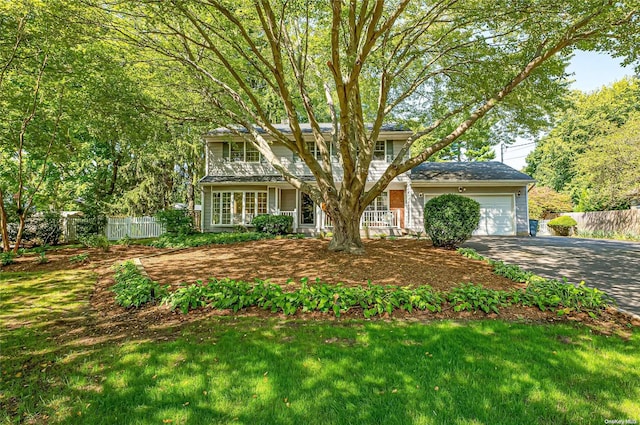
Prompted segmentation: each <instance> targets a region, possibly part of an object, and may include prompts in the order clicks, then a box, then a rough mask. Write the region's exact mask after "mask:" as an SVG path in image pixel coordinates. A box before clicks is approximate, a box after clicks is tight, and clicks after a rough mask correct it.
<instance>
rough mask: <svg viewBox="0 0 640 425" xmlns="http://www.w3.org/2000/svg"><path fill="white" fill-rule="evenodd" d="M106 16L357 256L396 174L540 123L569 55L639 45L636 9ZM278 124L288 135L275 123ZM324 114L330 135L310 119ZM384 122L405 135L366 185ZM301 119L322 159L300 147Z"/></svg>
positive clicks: (175, 9) (624, 50) (234, 6)
mask: <svg viewBox="0 0 640 425" xmlns="http://www.w3.org/2000/svg"><path fill="white" fill-rule="evenodd" d="M110 12H111V13H112V15H111V16H116V17H122V19H119V20H118V21H119V22H116V23H115V27H116V28H117V30H118V31H119V32H120V33H121V34H122V35H123V36H124V37H125V38H126V39H129V40H131V41H133V42H135V43H137V44H139V45H143V46H146V47H147V48H149V49H152V50H153V51H155V52H156V53H158V54H160V55H163V56H165V57H167V58H169V59H171V60H173V61H175V62H176V63H179V64H182V65H184V66H185V67H186V68H187V69H190V70H191V71H192V72H193V73H194V75H198V76H199V78H194V81H198V82H200V83H201V87H202V90H203V93H204V95H205V96H206V97H207V101H208V103H209V105H210V107H211V111H212V113H213V111H215V114H216V116H217V118H219V119H221V121H220V124H222V125H224V126H226V127H227V128H228V129H229V130H230V131H231V132H232V133H235V134H236V135H238V136H239V137H243V138H245V139H247V141H249V142H250V143H253V144H254V145H255V147H256V148H257V149H258V150H259V151H260V153H261V154H262V155H263V157H264V158H265V159H266V160H267V161H268V162H269V163H270V164H271V165H273V167H274V168H275V169H276V170H278V171H279V172H280V173H281V174H282V175H283V176H284V178H285V180H286V181H287V182H289V183H290V184H291V185H293V186H294V187H296V188H298V189H301V190H302V191H304V192H306V193H309V194H310V195H311V197H312V198H313V199H314V200H315V201H316V202H318V203H323V204H324V205H325V207H326V212H327V214H329V216H331V218H332V221H333V223H334V230H335V232H334V238H333V239H332V241H331V245H330V249H335V250H345V251H349V252H359V251H361V250H362V244H361V241H360V236H359V228H358V227H359V218H360V215H361V214H362V211H363V210H364V208H365V207H366V206H367V205H368V204H369V203H370V202H372V200H373V199H375V197H376V196H378V194H380V193H381V191H382V190H384V189H385V187H386V186H387V185H388V184H389V183H390V182H391V181H392V180H393V179H394V178H395V177H396V176H398V175H399V174H400V173H403V172H405V171H407V170H409V169H411V168H412V167H414V166H416V165H417V164H419V163H421V162H423V161H425V160H428V159H429V158H431V157H432V156H433V155H435V154H437V153H438V152H439V151H441V150H443V149H445V148H447V147H448V146H450V145H451V144H452V143H454V142H456V140H458V139H460V138H461V137H462V136H463V135H464V134H465V133H467V132H468V130H469V129H471V128H472V127H474V125H476V123H479V122H482V121H483V120H487V119H494V120H495V121H496V123H497V124H498V123H499V126H500V127H502V128H514V129H515V128H519V129H526V128H536V127H537V126H539V124H540V122H542V121H544V120H545V116H547V114H548V112H549V111H550V110H551V109H553V107H554V106H556V105H557V103H556V102H555V100H557V99H561V98H562V97H561V96H559V95H560V94H561V93H562V92H563V90H564V88H565V86H566V80H565V79H564V76H565V75H564V69H565V66H566V63H567V59H568V57H569V56H570V54H571V52H572V50H573V49H575V48H577V47H579V48H583V49H591V50H601V51H610V52H613V54H616V55H622V56H624V57H625V58H627V60H629V61H633V60H635V59H637V54H638V52H637V46H638V45H639V44H640V43H638V41H639V40H638V38H639V37H638V36H639V34H638V31H637V25H638V2H637V1H622V2H615V3H614V2H606V1H597V2H582V1H568V2H557V1H548V0H538V1H534V2H513V1H493V0H492V1H476V2H457V1H435V2H431V1H409V0H395V1H383V0H377V1H369V0H360V1H358V0H352V1H337V0H336V1H330V2H314V1H304V0H299V1H287V2H285V1H268V0H261V1H248V0H244V1H233V2H231V1H224V0H199V1H198V0H180V1H177V0H175V1H166V2H155V1H144V0H138V1H131V2H126V3H115V4H113V5H112V6H111V7H110ZM490 112H491V113H492V114H491V115H489V113H490ZM282 118H284V119H286V120H287V122H288V123H289V127H290V130H291V133H292V134H293V140H292V139H291V138H289V137H287V135H286V134H283V133H282V132H281V131H279V130H278V129H277V128H276V127H275V126H274V125H273V122H274V121H275V120H277V119H282ZM326 120H330V121H331V122H332V123H333V126H334V127H333V137H332V140H324V138H323V137H322V134H321V131H320V127H319V125H318V124H319V122H321V121H326ZM390 121H394V122H398V121H401V122H404V123H406V124H408V125H409V126H410V127H411V128H412V129H413V130H414V134H413V135H412V136H411V137H409V138H408V139H407V140H406V142H405V143H404V145H403V146H402V148H401V149H400V150H399V152H395V153H394V154H395V158H394V160H393V161H392V162H391V163H390V164H389V166H388V168H387V169H386V171H385V172H384V174H383V175H382V177H381V178H380V179H379V180H378V181H376V182H374V183H373V184H372V185H367V180H368V179H367V178H368V172H369V164H370V162H371V160H372V155H373V150H374V145H375V141H376V139H377V137H378V134H379V133H380V131H381V128H382V126H383V124H385V123H388V122H390ZM303 122H306V123H309V124H310V125H311V128H312V131H313V137H314V141H315V144H316V148H317V150H318V151H319V152H320V155H319V157H316V156H315V155H314V154H313V153H312V152H311V151H309V149H308V147H307V146H308V145H307V144H306V143H305V142H304V140H303V136H302V132H301V130H300V123H303ZM256 126H258V127H260V128H261V129H263V130H264V131H265V133H262V132H261V131H258V129H256ZM241 129H242V130H241ZM271 140H275V141H277V142H278V143H280V144H282V145H284V146H286V147H287V148H288V149H289V150H291V151H292V152H294V153H295V154H297V155H298V156H299V157H300V158H301V159H302V160H303V161H304V162H305V164H306V165H307V166H308V167H309V169H310V171H311V172H312V173H313V175H314V177H315V180H316V184H310V183H309V182H306V181H303V180H302V179H300V178H299V177H298V176H296V175H295V174H294V173H292V172H291V171H290V170H288V169H287V167H286V166H285V165H284V164H283V163H282V161H281V159H280V158H278V157H277V156H276V155H275V154H274V153H273V150H272V149H271V147H272V144H271V143H270V141H271ZM418 140H421V146H420V147H419V148H417V149H413V150H412V147H413V146H414V145H415V144H416V142H417V141H418ZM330 143H332V144H334V145H335V148H336V150H337V152H338V158H339V163H340V167H341V168H342V169H343V170H344V172H343V178H342V181H341V182H336V180H335V178H334V170H333V166H334V165H333V164H332V161H331V157H330V149H329V144H330Z"/></svg>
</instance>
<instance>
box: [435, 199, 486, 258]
mask: <svg viewBox="0 0 640 425" xmlns="http://www.w3.org/2000/svg"><path fill="white" fill-rule="evenodd" d="M479 223H480V204H479V203H478V202H476V201H474V200H473V199H471V198H467V197H464V196H460V195H453V194H447V195H441V196H438V197H437V198H433V199H431V200H430V201H429V202H427V203H426V204H425V206H424V230H425V232H426V233H427V235H429V237H430V238H431V241H432V242H433V246H437V247H442V248H447V249H454V248H456V247H457V246H458V245H460V244H461V243H463V242H464V241H466V240H467V239H469V238H470V237H471V234H472V233H473V231H474V230H475V229H476V228H477V227H478V224H479Z"/></svg>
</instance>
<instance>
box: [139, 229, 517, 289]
mask: <svg viewBox="0 0 640 425" xmlns="http://www.w3.org/2000/svg"><path fill="white" fill-rule="evenodd" d="M328 244H329V242H328V241H326V240H319V239H298V240H287V239H281V240H263V241H255V242H246V243H239V244H234V245H211V246H207V247H201V248H191V249H187V250H182V251H177V252H173V253H168V254H165V255H157V256H153V257H149V258H142V264H143V266H144V268H145V270H146V271H147V273H148V274H149V276H150V277H151V278H152V279H153V280H156V281H158V282H160V283H163V284H170V285H172V286H175V285H178V284H180V283H189V284H190V283H194V282H195V281H197V280H202V281H205V282H206V281H207V280H208V279H209V278H211V277H216V278H223V277H228V278H231V279H236V280H244V281H249V282H252V281H253V280H254V279H255V278H259V279H270V280H271V281H272V282H274V283H278V284H284V283H286V282H287V280H288V279H293V280H294V282H299V281H300V279H302V278H305V277H306V278H308V279H309V282H313V281H315V279H316V278H319V279H320V280H321V281H322V282H327V283H332V284H336V283H339V282H342V283H344V284H345V285H348V286H355V285H366V284H367V282H369V281H370V282H371V283H373V284H379V285H399V286H411V287H414V286H420V285H430V286H432V287H433V288H434V289H437V290H441V291H447V290H449V289H450V288H451V287H452V286H454V285H457V284H460V283H467V282H473V283H475V284H482V285H483V286H485V287H487V288H491V289H504V290H509V289H512V288H514V287H519V286H522V285H519V284H515V283H514V282H513V281H511V280H509V279H506V278H503V277H501V276H496V275H495V274H493V272H492V270H491V267H490V266H489V265H487V264H486V263H484V262H482V261H475V260H469V259H466V258H463V257H462V256H461V255H460V254H458V253H457V252H455V251H447V250H442V249H436V248H434V247H433V246H432V245H431V243H430V242H428V241H425V240H414V239H399V240H395V241H391V240H368V241H365V250H366V252H365V255H361V256H360V255H350V254H344V253H339V252H330V251H328V250H327V246H328Z"/></svg>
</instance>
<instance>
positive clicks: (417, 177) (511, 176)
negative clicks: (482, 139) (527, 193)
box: [410, 161, 534, 183]
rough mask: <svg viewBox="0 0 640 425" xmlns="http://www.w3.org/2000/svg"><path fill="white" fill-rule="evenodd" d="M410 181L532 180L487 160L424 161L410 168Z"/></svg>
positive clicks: (499, 163) (516, 171)
mask: <svg viewBox="0 0 640 425" xmlns="http://www.w3.org/2000/svg"><path fill="white" fill-rule="evenodd" d="M410 178H411V180H412V181H430V182H469V181H518V182H531V183H532V182H534V180H533V179H532V178H531V177H530V176H528V175H527V174H524V173H521V172H520V171H518V170H516V169H514V168H511V167H509V166H508V165H505V164H503V163H502V162H497V161H488V162H424V163H422V164H420V165H418V166H417V167H414V168H413V169H412V170H411V175H410Z"/></svg>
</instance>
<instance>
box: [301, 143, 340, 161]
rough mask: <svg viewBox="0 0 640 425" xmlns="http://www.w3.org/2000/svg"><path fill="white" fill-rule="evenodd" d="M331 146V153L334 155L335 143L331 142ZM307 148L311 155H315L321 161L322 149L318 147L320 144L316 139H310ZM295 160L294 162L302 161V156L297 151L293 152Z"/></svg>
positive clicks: (329, 145)
mask: <svg viewBox="0 0 640 425" xmlns="http://www.w3.org/2000/svg"><path fill="white" fill-rule="evenodd" d="M328 147H329V155H331V156H332V157H333V156H335V155H336V152H335V150H334V149H333V143H329V144H328ZM307 150H309V152H311V155H313V156H314V157H315V159H316V160H318V161H320V160H321V159H322V154H321V153H320V149H319V148H318V145H316V142H314V141H310V142H309V141H308V142H307ZM293 161H294V162H300V161H302V159H301V158H300V156H299V155H298V154H297V153H295V152H294V153H293Z"/></svg>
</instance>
